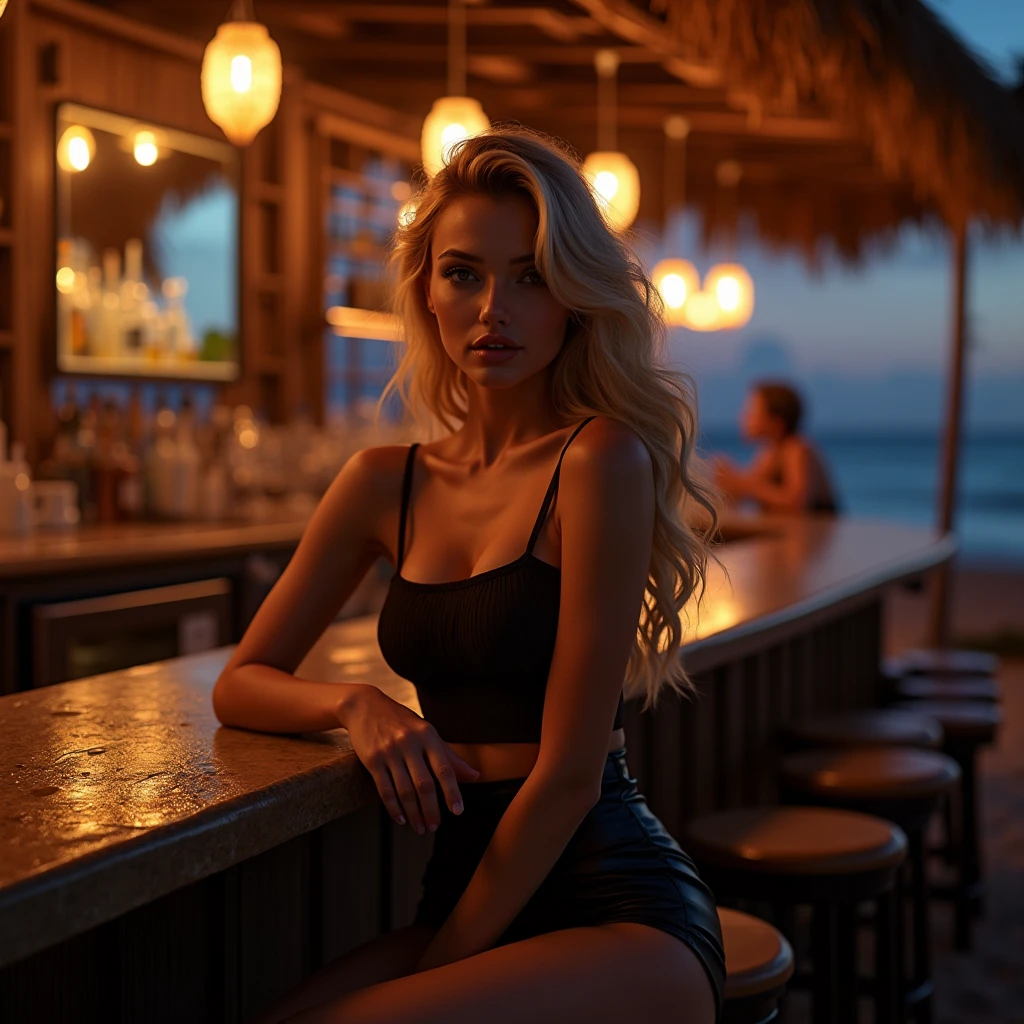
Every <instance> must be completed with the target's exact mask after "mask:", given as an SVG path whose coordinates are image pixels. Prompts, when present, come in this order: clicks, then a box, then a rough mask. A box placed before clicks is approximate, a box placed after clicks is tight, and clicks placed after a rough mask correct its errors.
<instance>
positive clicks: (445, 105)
mask: <svg viewBox="0 0 1024 1024" xmlns="http://www.w3.org/2000/svg"><path fill="white" fill-rule="evenodd" d="M490 125H491V121H490V118H488V116H487V115H486V114H485V113H484V108H483V107H481V106H480V104H479V103H478V102H477V101H476V100H475V99H473V98H472V97H470V96H442V97H441V98H440V99H439V100H434V105H433V106H432V107H431V108H430V113H429V114H427V116H426V118H425V119H424V121H423V131H422V133H421V135H420V153H421V155H422V157H423V169H424V170H425V171H426V172H427V174H428V175H429V176H430V177H431V178H432V177H433V176H434V175H435V174H437V172H438V171H439V170H441V168H442V167H443V166H444V164H445V161H446V160H447V159H448V156H449V153H450V152H451V148H452V146H454V145H455V144H456V143H457V142H461V141H462V140H463V139H468V138H470V137H471V136H473V135H479V134H480V133H481V132H483V131H486V130H487V129H488V128H489V127H490Z"/></svg>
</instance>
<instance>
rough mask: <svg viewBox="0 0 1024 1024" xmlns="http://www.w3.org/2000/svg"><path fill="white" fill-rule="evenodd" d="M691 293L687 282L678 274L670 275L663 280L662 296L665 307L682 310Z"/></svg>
mask: <svg viewBox="0 0 1024 1024" xmlns="http://www.w3.org/2000/svg"><path fill="white" fill-rule="evenodd" d="M689 292H690V290H689V288H687V287H686V282H685V281H684V280H683V279H682V278H681V277H680V276H679V275H678V274H668V275H666V276H665V277H664V278H663V279H662V282H661V295H662V298H663V299H664V300H665V305H667V306H670V307H671V308H672V309H682V308H683V303H684V302H686V297H687V295H688V294H689Z"/></svg>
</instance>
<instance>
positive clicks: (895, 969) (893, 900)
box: [875, 889, 903, 1024]
mask: <svg viewBox="0 0 1024 1024" xmlns="http://www.w3.org/2000/svg"><path fill="white" fill-rule="evenodd" d="M900 898H901V896H900V895H898V893H897V890H896V889H893V890H891V891H890V892H885V893H882V895H881V896H879V897H878V899H877V901H876V908H875V1024H898V1022H899V1021H900V1020H902V1017H903V1015H902V1012H901V1010H900V964H899V960H898V956H899V954H900V952H901V951H902V944H901V943H900V942H899V941H898V938H899V918H898V916H897V913H896V910H897V900H899V899H900Z"/></svg>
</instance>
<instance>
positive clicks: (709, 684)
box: [686, 673, 721, 817]
mask: <svg viewBox="0 0 1024 1024" xmlns="http://www.w3.org/2000/svg"><path fill="white" fill-rule="evenodd" d="M694 683H695V685H696V686H697V695H696V696H695V697H694V698H693V700H692V701H691V702H690V703H689V704H688V705H687V707H686V722H687V726H688V729H687V734H688V735H687V739H688V743H689V748H690V756H689V758H688V762H689V771H688V782H689V787H688V798H687V809H686V815H687V817H696V816H697V815H699V814H706V813H708V812H709V811H712V810H714V809H715V808H716V807H717V806H718V802H717V782H716V775H715V765H716V757H715V745H716V743H717V721H718V715H717V705H718V702H719V701H720V700H721V691H720V690H719V688H718V686H717V685H716V684H717V680H716V678H715V677H714V675H712V674H711V673H705V674H703V675H700V676H697V677H696V679H694Z"/></svg>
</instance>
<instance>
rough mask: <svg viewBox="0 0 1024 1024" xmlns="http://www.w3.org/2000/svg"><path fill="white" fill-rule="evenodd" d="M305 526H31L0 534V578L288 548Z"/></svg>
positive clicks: (282, 522) (296, 522) (283, 521)
mask: <svg viewBox="0 0 1024 1024" xmlns="http://www.w3.org/2000/svg"><path fill="white" fill-rule="evenodd" d="M305 526H306V522H305V520H304V519H299V518H287V517H283V518H278V519H274V520H272V521H270V522H263V523H247V522H236V523H203V522H181V523H142V522H140V523H112V524H110V525H109V526H81V527H76V528H74V529H68V530H36V531H35V532H34V533H30V534H27V535H25V536H24V537H15V536H11V535H3V534H0V580H3V579H5V578H6V579H12V578H16V577H26V576H45V575H49V574H51V573H55V572H68V571H73V570H80V569H111V568H117V567H119V566H124V565H132V564H138V563H146V564H148V563H153V562H168V561H180V560H183V559H189V558H197V557H198V558H202V557H206V556H211V555H213V556H215V555H221V554H233V553H236V552H240V551H242V552H244V551H250V550H252V549H253V548H265V547H278V546H280V547H292V546H294V545H295V544H297V543H298V541H299V538H300V537H301V536H302V531H303V530H304V529H305Z"/></svg>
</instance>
